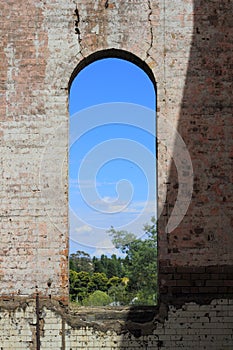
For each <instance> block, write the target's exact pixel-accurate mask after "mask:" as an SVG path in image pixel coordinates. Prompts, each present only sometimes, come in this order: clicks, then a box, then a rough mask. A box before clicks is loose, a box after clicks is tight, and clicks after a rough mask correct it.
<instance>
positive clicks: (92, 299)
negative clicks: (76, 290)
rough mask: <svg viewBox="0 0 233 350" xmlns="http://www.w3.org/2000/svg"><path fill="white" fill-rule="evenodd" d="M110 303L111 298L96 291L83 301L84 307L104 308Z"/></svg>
mask: <svg viewBox="0 0 233 350" xmlns="http://www.w3.org/2000/svg"><path fill="white" fill-rule="evenodd" d="M111 302H112V299H111V297H110V296H109V295H108V294H107V293H105V292H102V291H100V290H96V291H95V292H94V293H92V294H90V295H89V296H88V297H87V298H85V299H84V300H83V305H84V306H106V305H109V304H110V303H111Z"/></svg>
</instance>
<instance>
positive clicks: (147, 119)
mask: <svg viewBox="0 0 233 350" xmlns="http://www.w3.org/2000/svg"><path fill="white" fill-rule="evenodd" d="M69 112H70V148H69V204H70V253H72V252H75V251H76V250H85V251H87V252H88V253H90V254H91V255H100V254H107V255H109V254H112V253H113V252H114V253H116V251H114V248H113V246H112V244H111V240H110V238H109V236H108V234H107V233H106V231H107V230H108V229H109V228H110V226H114V227H115V228H116V229H124V230H128V231H131V232H134V233H135V234H136V235H138V236H140V235H141V233H142V226H143V224H145V223H146V222H148V221H149V219H150V217H151V216H152V215H155V210H156V209H155V208H156V204H155V198H156V195H155V183H156V181H155V170H154V167H155V137H154V135H155V92H154V87H153V84H152V83H151V81H150V79H149V78H148V76H147V75H146V73H145V72H144V71H142V70H141V69H140V68H139V67H137V66H136V65H134V64H132V63H130V62H128V61H125V60H121V59H114V58H108V59H102V60H99V61H96V62H94V63H92V64H90V65H89V66H87V67H86V68H84V69H83V70H82V71H81V72H80V73H79V74H78V75H77V77H76V78H75V80H74V81H73V83H72V86H71V90H70V99H69Z"/></svg>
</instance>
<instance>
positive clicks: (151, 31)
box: [146, 0, 154, 59]
mask: <svg viewBox="0 0 233 350" xmlns="http://www.w3.org/2000/svg"><path fill="white" fill-rule="evenodd" d="M147 4H148V9H149V14H148V22H149V25H150V46H149V48H148V50H147V51H146V58H148V57H151V55H150V50H151V49H152V47H153V44H154V33H153V26H152V22H151V15H152V6H151V0H148V1H147ZM151 58H152V59H153V57H151Z"/></svg>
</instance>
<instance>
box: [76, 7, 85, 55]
mask: <svg viewBox="0 0 233 350" xmlns="http://www.w3.org/2000/svg"><path fill="white" fill-rule="evenodd" d="M74 13H75V15H76V20H75V34H77V35H78V42H79V46H80V50H79V53H80V55H81V56H82V57H84V56H83V53H82V51H83V47H82V38H81V32H80V29H79V23H80V15H79V10H78V7H77V5H76V9H75V11H74Z"/></svg>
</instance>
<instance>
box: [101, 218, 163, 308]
mask: <svg viewBox="0 0 233 350" xmlns="http://www.w3.org/2000/svg"><path fill="white" fill-rule="evenodd" d="M143 230H144V239H139V238H136V236H135V235H133V234H132V233H128V232H127V231H116V230H115V229H114V228H113V227H111V229H110V230H109V231H108V232H109V233H110V235H111V236H112V242H113V243H114V244H115V246H116V248H118V249H120V250H121V251H122V252H123V253H125V254H126V257H125V260H124V263H125V270H126V276H127V277H128V278H129V282H128V284H127V290H128V293H129V295H131V297H132V299H135V300H137V303H139V304H154V303H155V298H156V293H157V230H156V221H155V218H154V217H152V219H151V223H150V224H147V225H145V226H144V228H143ZM133 237H134V239H133Z"/></svg>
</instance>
